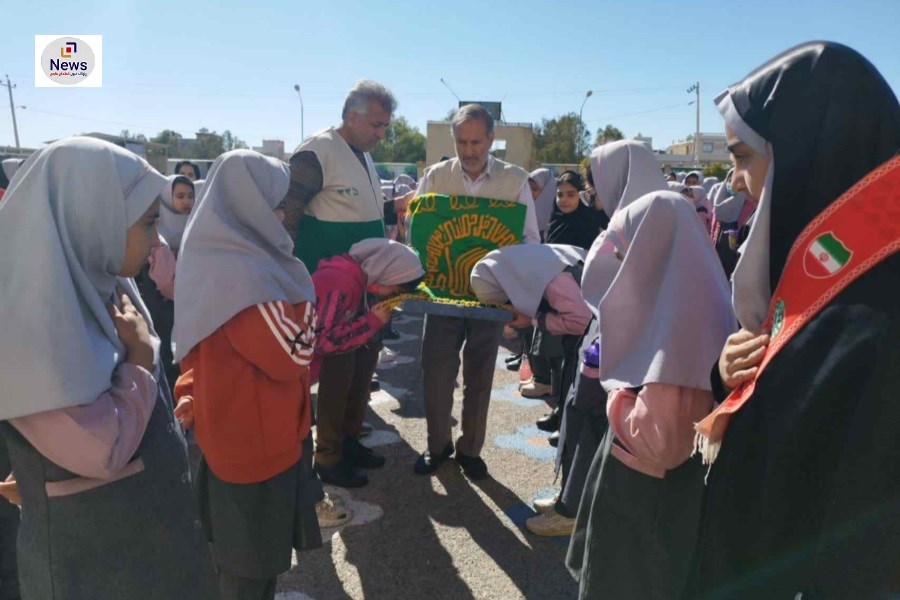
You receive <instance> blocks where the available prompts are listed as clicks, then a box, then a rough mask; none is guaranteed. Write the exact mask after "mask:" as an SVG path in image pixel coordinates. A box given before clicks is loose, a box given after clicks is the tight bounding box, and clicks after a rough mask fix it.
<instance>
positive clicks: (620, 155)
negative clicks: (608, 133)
mask: <svg viewBox="0 0 900 600" xmlns="http://www.w3.org/2000/svg"><path fill="white" fill-rule="evenodd" d="M591 174H592V175H593V178H594V189H596V190H597V196H598V197H599V198H600V203H601V204H602V205H603V211H604V212H605V213H606V215H607V216H608V217H610V218H612V216H613V214H614V213H615V212H616V210H619V209H622V208H624V207H626V206H628V205H629V204H630V203H632V202H634V201H635V200H637V199H638V198H640V197H641V196H643V195H644V194H649V193H650V192H656V191H659V190H665V189H668V185H667V183H666V178H665V176H664V175H663V173H662V170H661V169H660V168H659V162H658V161H657V160H656V156H655V155H654V154H653V152H651V151H650V150H649V149H648V148H647V147H646V146H645V145H644V144H642V143H640V142H637V141H635V140H619V141H618V142H612V143H610V144H604V145H602V146H599V147H597V148H594V151H593V152H591Z"/></svg>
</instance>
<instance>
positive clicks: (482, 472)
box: [456, 452, 488, 481]
mask: <svg viewBox="0 0 900 600" xmlns="http://www.w3.org/2000/svg"><path fill="white" fill-rule="evenodd" d="M456 462H458V463H459V466H460V467H462V470H463V473H465V474H466V477H468V478H469V479H472V480H473V481H478V480H479V479H484V478H485V477H487V474H488V469H487V465H486V464H484V461H483V460H481V457H479V456H466V455H465V454H463V453H461V452H457V453H456Z"/></svg>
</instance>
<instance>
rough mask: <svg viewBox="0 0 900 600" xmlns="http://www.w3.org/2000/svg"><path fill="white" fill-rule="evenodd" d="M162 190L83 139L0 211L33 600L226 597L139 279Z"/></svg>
mask: <svg viewBox="0 0 900 600" xmlns="http://www.w3.org/2000/svg"><path fill="white" fill-rule="evenodd" d="M164 183H165V179H164V178H163V177H162V176H161V175H160V174H159V173H157V172H156V171H155V170H153V169H152V168H151V167H150V166H149V165H148V164H147V163H146V161H144V160H143V159H141V158H139V157H137V156H135V155H134V154H132V153H131V152H128V151H126V150H124V149H122V148H119V147H118V146H114V145H112V144H109V143H107V142H103V141H100V140H96V139H92V138H81V137H74V138H68V139H64V140H61V141H59V142H56V143H55V144H52V145H50V146H48V147H47V148H45V149H43V150H41V151H40V152H38V153H37V155H36V156H34V157H32V158H31V159H29V161H27V162H26V164H25V168H23V169H22V170H21V171H20V172H19V173H18V174H17V175H16V177H15V180H14V181H13V185H12V186H11V187H10V189H9V190H8V192H7V196H6V200H5V202H4V203H3V204H2V205H0V322H2V323H3V324H4V335H3V336H0V397H2V398H3V402H2V404H0V418H2V419H4V420H7V421H6V422H5V423H3V424H2V425H0V430H2V432H3V435H4V436H5V437H6V439H7V443H8V445H9V451H10V458H11V462H12V467H13V471H14V473H15V476H16V482H14V483H13V484H12V486H17V488H18V493H19V494H20V496H21V505H22V523H21V527H20V530H19V547H18V551H19V557H18V560H19V569H20V571H19V575H20V584H21V590H22V595H23V597H26V598H54V599H56V600H59V599H72V600H75V599H78V598H141V599H148V600H149V599H151V598H160V597H166V598H175V597H191V598H204V599H205V598H209V599H212V598H217V597H218V595H217V590H216V586H215V579H214V575H213V571H212V565H211V561H210V556H209V550H208V548H207V545H206V543H205V540H204V539H203V536H202V535H201V533H200V531H198V530H197V529H196V528H195V526H194V523H195V519H196V517H195V508H194V507H195V500H194V498H193V494H192V490H191V485H190V482H191V477H190V472H189V470H188V465H187V457H186V452H185V442H184V437H183V435H182V432H181V429H180V428H179V427H178V426H177V425H176V424H175V423H174V419H173V416H172V403H171V397H170V395H169V390H168V386H167V385H166V379H165V374H164V372H163V370H162V369H161V365H160V364H159V353H158V346H159V339H158V338H157V337H156V335H155V333H154V331H153V324H152V321H151V320H150V318H149V316H148V314H147V311H146V309H145V307H144V305H143V303H142V302H141V299H140V296H139V295H138V293H137V290H136V288H135V285H134V282H133V281H132V280H131V279H130V277H132V276H134V275H135V274H136V273H137V272H138V270H139V269H140V267H141V265H142V263H143V262H144V261H146V260H147V256H148V255H149V252H150V249H151V247H152V246H153V245H154V244H155V243H156V240H157V233H156V219H157V215H158V212H157V211H158V208H157V204H156V203H155V202H154V201H155V199H156V197H157V195H158V194H159V192H160V190H161V189H162V186H163V185H164ZM5 485H7V486H9V484H5ZM110 523H114V524H115V526H114V527H110V526H109V524H110Z"/></svg>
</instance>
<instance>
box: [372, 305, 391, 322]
mask: <svg viewBox="0 0 900 600" xmlns="http://www.w3.org/2000/svg"><path fill="white" fill-rule="evenodd" d="M393 310H394V309H393V307H392V306H391V305H390V304H389V303H388V302H379V303H378V304H376V305H375V306H372V307H370V308H369V312H370V313H372V314H374V315H375V316H376V317H378V320H379V321H381V322H382V323H387V322H388V321H389V320H390V319H391V311H393Z"/></svg>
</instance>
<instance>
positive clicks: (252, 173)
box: [172, 150, 316, 362]
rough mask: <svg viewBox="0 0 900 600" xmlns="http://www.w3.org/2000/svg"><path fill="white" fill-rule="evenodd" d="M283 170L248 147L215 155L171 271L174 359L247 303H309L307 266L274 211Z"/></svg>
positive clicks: (284, 180) (282, 191)
mask: <svg viewBox="0 0 900 600" xmlns="http://www.w3.org/2000/svg"><path fill="white" fill-rule="evenodd" d="M289 184H290V172H289V170H288V167H287V165H286V164H284V163H283V162H281V161H279V160H276V159H274V158H269V157H266V156H263V155H262V154H259V153H257V152H253V151H251V150H232V151H231V152H226V153H225V154H223V155H221V156H220V157H219V158H217V159H216V161H215V162H214V163H213V165H212V168H211V169H210V171H209V173H208V174H207V179H206V184H205V185H204V186H203V191H202V192H201V194H200V197H199V198H197V200H196V203H195V204H194V210H193V211H192V212H191V216H190V219H189V221H188V225H187V229H186V230H185V232H184V239H183V241H182V245H181V252H180V253H179V255H178V268H177V269H176V270H175V287H176V288H177V289H178V294H177V296H176V299H175V327H174V329H173V331H172V343H173V346H174V355H175V361H176V362H178V361H180V360H181V359H183V358H184V357H185V355H187V353H188V352H190V350H191V349H192V348H193V347H194V346H196V345H197V344H199V343H200V342H201V341H202V340H204V339H205V338H207V337H208V336H209V335H210V334H212V333H213V332H214V331H216V330H217V329H218V328H219V327H221V326H222V325H224V324H225V323H226V322H227V321H228V320H229V319H231V318H232V317H233V316H234V315H236V314H238V313H239V312H241V311H242V310H244V309H245V308H247V307H250V306H254V305H256V304H260V303H263V302H272V301H277V300H282V301H286V302H290V303H291V304H296V303H298V302H303V301H308V302H315V299H316V294H315V290H314V289H313V284H312V280H311V279H310V277H309V272H308V271H307V270H306V266H305V265H304V264H303V263H302V262H301V261H300V260H299V259H297V258H296V257H295V256H294V255H293V243H292V242H291V238H290V236H289V235H288V233H287V231H286V230H285V229H284V227H283V226H282V224H281V222H280V221H279V220H278V217H276V216H275V212H274V210H275V208H276V207H277V206H278V205H279V204H280V203H281V202H282V200H284V197H285V195H286V194H287V191H288V185H289Z"/></svg>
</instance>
